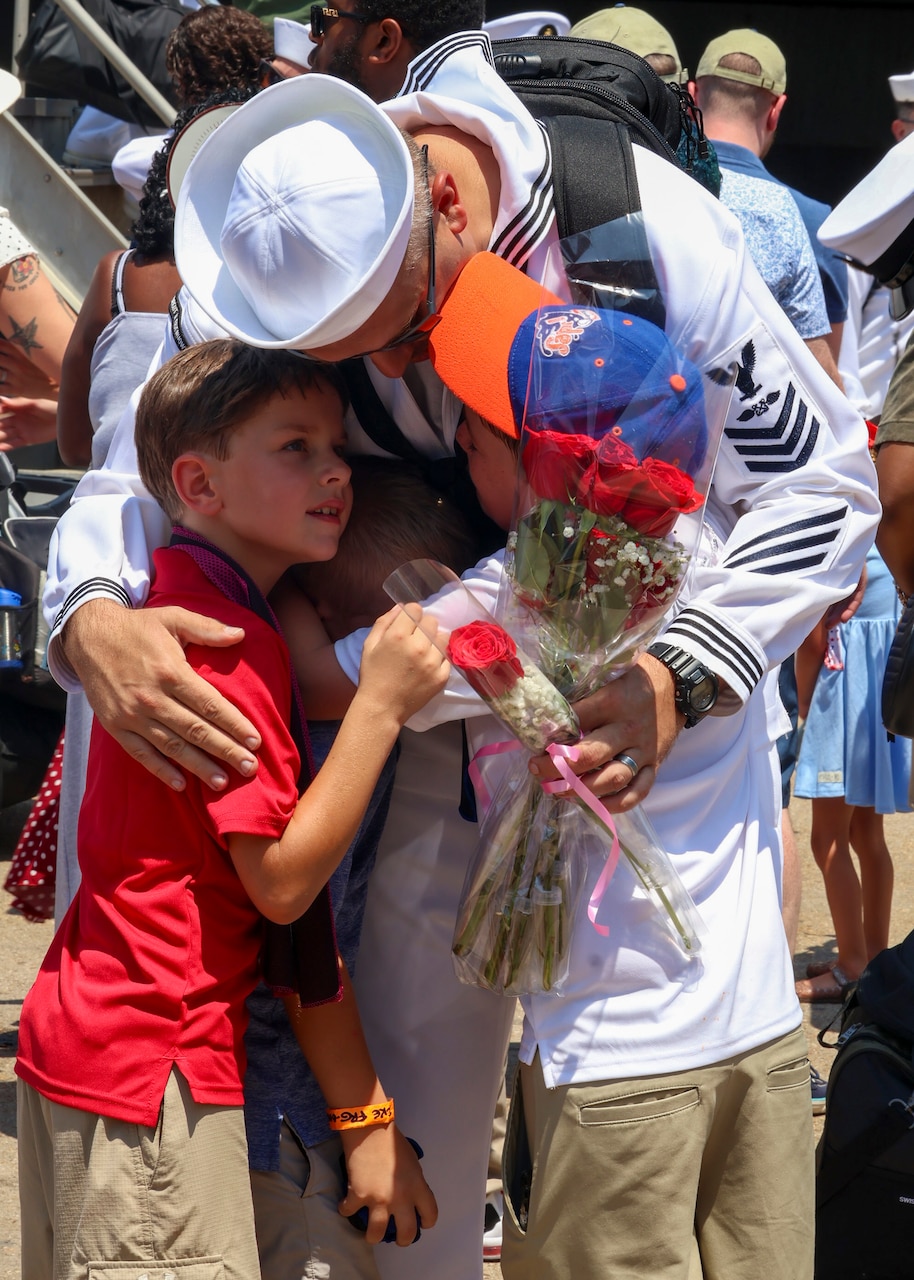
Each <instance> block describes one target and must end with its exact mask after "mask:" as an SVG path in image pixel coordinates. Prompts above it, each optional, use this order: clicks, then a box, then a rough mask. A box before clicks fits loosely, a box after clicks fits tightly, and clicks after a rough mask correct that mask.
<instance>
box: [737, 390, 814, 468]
mask: <svg viewBox="0 0 914 1280" xmlns="http://www.w3.org/2000/svg"><path fill="white" fill-rule="evenodd" d="M794 407H796V416H795V419H794V423H793V426H792V428H791V430H790V435H789V436H788V437H787V439H786V440H785V439H783V436H784V432H785V431H786V430H787V428H788V427H789V426H790V418H791V414H792V413H793V410H794ZM807 416H808V418H809V421H808V422H807ZM819 427H820V424H819V420H818V419H817V418H815V417H813V416H812V415H811V414H809V410H808V409H807V406H806V403H805V401H803V400H801V399H799V398H798V397H797V394H796V390H795V388H794V386H793V384H791V385H790V386H789V387H788V388H787V394H786V395H785V397H784V404H783V405H782V407H781V412H780V413H779V414H778V417H777V420H776V422H775V423H774V425H773V426H771V427H744V428H740V427H725V428H724V434H725V435H726V437H727V439H728V440H732V441H737V440H746V441H759V440H771V439H773V438H777V443H776V444H764V445H763V444H757V443H756V444H748V443H747V444H734V448H735V450H736V452H737V453H738V454H740V455H741V456H742V457H744V458H745V460H746V470H747V471H765V472H784V471H796V470H797V469H798V468H799V467H802V466H803V465H804V464H805V463H806V462H807V461H808V460H809V457H810V455H811V453H812V451H813V449H814V448H815V447H816V441H817V440H818V438H819ZM804 435H805V440H803V437H804ZM801 441H803V446H802V448H801V449H800V450H799V452H797V453H795V452H794V450H796V448H797V446H798V445H799V444H800V442H801ZM750 459H751V460H750ZM762 459H770V461H763V460H762Z"/></svg>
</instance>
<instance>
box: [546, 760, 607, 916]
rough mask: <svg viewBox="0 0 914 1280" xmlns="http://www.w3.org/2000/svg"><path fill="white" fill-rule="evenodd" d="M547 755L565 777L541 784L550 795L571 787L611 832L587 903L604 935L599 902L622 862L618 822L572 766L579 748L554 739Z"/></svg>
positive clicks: (590, 912)
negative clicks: (608, 847)
mask: <svg viewBox="0 0 914 1280" xmlns="http://www.w3.org/2000/svg"><path fill="white" fill-rule="evenodd" d="M546 752H547V754H548V755H550V756H551V757H552V763H553V764H554V765H555V767H556V769H558V771H559V773H560V774H561V775H562V780H561V781H557V782H544V783H542V788H543V790H544V791H545V792H546V793H547V795H552V794H553V793H554V792H556V791H563V790H565V788H566V787H569V788H570V789H571V790H572V791H573V792H574V793H575V795H576V796H577V797H578V799H579V800H581V801H582V802H583V804H585V805H586V806H587V808H588V809H589V810H590V811H591V813H594V814H596V816H597V817H598V818H599V819H600V821H601V822H604V823H605V824H606V826H607V827H608V828H609V830H610V831H611V832H612V838H613V839H612V845H611V847H610V850H609V857H608V858H607V859H606V862H605V863H604V865H603V870H602V871H601V872H600V878H599V880H598V881H597V883H596V884H595V885H594V889H593V893H592V894H591V895H590V901H589V902H588V903H587V918H588V920H589V921H590V923H591V924H592V925H593V927H594V928H595V929H596V931H597V933H599V934H600V936H601V937H603V938H606V937H608V936H609V925H605V924H598V923H597V913H598V912H599V910H600V904H601V903H602V901H603V898H604V896H605V894H606V890H607V889H608V888H609V883H610V881H611V880H612V878H613V876H614V875H615V873H616V867H617V866H618V865H619V853H620V848H621V846H620V844H619V836H618V835H617V833H616V824H615V822H614V821H613V816H612V814H611V813H610V812H609V810H608V809H607V808H606V807H605V805H602V804H601V803H600V801H599V800H598V799H597V797H596V796H595V795H594V793H593V792H592V791H591V789H590V787H586V786H585V785H584V783H583V782H582V781H581V779H580V778H579V777H578V775H577V774H576V773H575V772H574V770H573V769H571V768H569V766H568V763H567V762H568V761H569V760H577V758H578V756H579V755H580V754H581V753H580V751H579V749H578V748H577V747H569V746H566V745H565V744H564V743H561V742H554V743H552V745H551V746H548V747H547V748H546Z"/></svg>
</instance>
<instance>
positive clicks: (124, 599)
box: [54, 578, 132, 631]
mask: <svg viewBox="0 0 914 1280" xmlns="http://www.w3.org/2000/svg"><path fill="white" fill-rule="evenodd" d="M100 594H101V595H105V596H107V597H108V599H110V600H114V601H115V602H116V603H117V604H122V605H124V606H125V607H126V608H128V609H130V608H132V605H131V603H130V597H129V596H128V595H127V592H126V591H125V590H124V588H123V587H122V586H121V584H120V583H119V582H116V581H114V579H112V578H89V579H88V580H87V581H86V582H81V583H80V584H79V586H78V587H74V588H73V590H72V591H71V592H70V594H69V595H68V596H67V598H66V600H65V601H64V602H63V604H62V605H61V607H60V609H59V610H58V613H57V617H56V618H55V619H54V630H55V631H56V630H57V628H58V627H59V626H60V625H61V623H62V622H63V620H64V619H65V618H66V617H68V615H69V614H71V613H72V612H73V610H74V609H77V608H79V606H80V605H81V604H83V603H84V601H85V599H86V597H87V596H89V595H93V596H94V597H95V598H97V597H98V596H99V595H100Z"/></svg>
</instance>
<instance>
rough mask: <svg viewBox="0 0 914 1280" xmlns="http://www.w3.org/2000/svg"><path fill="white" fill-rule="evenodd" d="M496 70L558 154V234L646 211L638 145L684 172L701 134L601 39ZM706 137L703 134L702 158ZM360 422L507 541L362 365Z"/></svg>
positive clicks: (598, 288) (355, 398)
mask: <svg viewBox="0 0 914 1280" xmlns="http://www.w3.org/2000/svg"><path fill="white" fill-rule="evenodd" d="M492 50H493V53H494V56H495V68H496V70H497V71H498V73H499V75H501V77H502V79H504V80H505V81H506V82H507V83H508V84H509V85H510V86H511V88H512V89H513V90H514V92H515V93H516V94H517V96H518V97H519V98H520V100H521V102H523V103H524V105H525V106H526V107H527V109H528V110H529V111H530V113H531V115H532V116H533V117H534V118H535V119H537V120H539V121H540V122H541V123H542V125H543V128H544V130H545V132H546V135H547V137H548V138H549V145H550V149H551V152H552V185H553V201H554V204H555V210H556V219H557V222H558V231H559V237H560V238H561V239H565V238H566V237H567V236H570V235H575V234H577V233H579V232H584V231H589V230H590V229H591V228H592V227H598V226H601V225H602V224H603V223H605V222H612V221H615V220H616V219H617V218H621V217H623V216H624V215H626V214H628V213H637V212H638V211H640V209H641V196H640V193H639V191H638V180H637V176H636V174H635V161H634V156H633V154H632V142H633V141H635V142H637V143H639V144H640V145H641V146H644V147H647V148H648V149H649V150H651V151H654V152H656V153H657V154H658V155H661V156H663V157H664V159H666V160H669V162H670V163H671V164H674V165H676V167H677V168H681V167H682V166H681V165H680V161H679V159H678V156H677V147H679V146H680V144H681V143H682V140H683V138H684V137H692V136H694V135H693V134H692V133H690V132H689V131H690V129H694V127H695V126H694V124H693V123H692V122H691V118H690V116H689V114H688V104H689V101H690V99H689V97H688V94H687V93H686V92H685V91H684V90H681V89H679V87H678V86H675V85H668V84H666V83H665V82H664V81H663V80H661V79H660V77H659V76H658V75H657V73H656V72H655V71H654V69H653V67H651V66H650V65H649V63H647V62H645V61H644V59H643V58H639V57H638V56H637V55H636V54H633V53H630V52H629V51H628V50H627V49H620V48H618V47H617V46H616V45H612V44H605V43H602V42H601V41H588V40H575V39H570V38H567V37H553V36H533V37H530V38H526V39H515V40H495V41H493V42H492ZM702 146H703V136H702V135H701V132H700V130H698V140H697V141H696V143H695V155H696V157H697V156H698V155H699V154H700V148H701V147H702ZM639 259H640V261H641V262H642V263H643V264H644V272H643V277H642V278H641V279H639V280H637V282H636V283H637V285H638V293H639V294H640V295H641V296H643V297H644V298H645V299H646V300H647V301H646V303H645V305H644V306H643V307H642V309H641V310H642V314H643V315H645V316H646V318H648V319H650V320H652V321H653V322H654V323H655V324H657V325H659V327H660V328H663V320H664V316H663V310H662V305H661V303H660V300H659V299H660V294H659V289H658V287H657V280H656V276H655V275H654V272H653V268H652V266H651V262H650V254H649V253H648V252H647V251H646V248H645V251H644V252H643V253H642V252H640V250H639V246H635V245H633V248H632V253H631V255H630V256H629V258H628V261H627V263H626V269H627V271H626V280H625V284H626V286H627V288H628V289H629V291H630V288H631V285H632V283H633V276H632V270H633V263H634V262H637V261H638V260H639ZM607 288H612V281H607V280H600V281H599V282H592V281H581V290H580V295H579V296H576V299H575V300H576V301H580V302H581V303H582V304H586V305H591V306H600V305H605V301H604V302H601V301H600V297H599V296H597V295H599V294H601V293H605V290H606V289H607ZM341 372H342V374H343V378H344V380H345V382H346V386H347V389H348V392H349V398H350V400H351V403H352V407H353V410H354V411H355V414H356V417H357V418H358V420H359V423H360V425H361V426H362V428H363V430H364V431H365V432H366V434H367V435H368V436H369V437H370V438H371V439H372V440H373V441H374V443H375V444H377V445H379V446H380V447H381V448H383V449H385V450H386V451H387V452H388V453H392V454H394V456H396V457H400V458H404V459H406V460H408V461H410V462H415V463H416V464H417V465H418V466H420V467H421V468H422V470H423V473H424V475H425V477H426V480H427V481H428V483H429V484H431V485H432V487H433V488H437V489H439V490H441V491H442V492H444V493H446V494H447V495H448V496H449V497H451V498H452V500H453V501H455V502H456V503H458V505H459V506H460V508H461V510H463V511H464V512H465V513H466V514H467V515H468V516H469V517H470V518H471V519H472V520H473V521H474V523H475V524H476V525H477V528H478V529H479V532H480V536H481V538H482V540H483V545H485V546H492V547H496V546H498V545H500V543H503V541H504V536H503V535H500V534H499V532H498V531H497V530H493V528H492V526H491V522H488V521H486V519H485V517H484V516H482V513H481V512H480V510H479V504H478V502H477V500H476V494H475V490H474V489H473V486H472V484H471V483H470V479H469V476H468V474H467V473H466V465H465V464H466V459H465V457H464V456H463V455H462V454H458V457H457V458H456V459H454V458H446V459H441V460H438V461H435V462H430V461H429V459H427V458H424V457H422V456H421V455H420V454H419V453H418V451H417V450H415V449H414V448H413V447H412V446H411V445H410V444H409V442H408V441H407V440H406V439H405V438H404V436H403V434H402V432H401V431H400V428H399V427H398V426H397V425H396V423H395V422H394V421H393V418H392V417H391V415H390V414H389V413H388V412H387V410H386V409H385V407H384V406H383V405H382V403H381V401H380V399H379V397H378V394H377V392H376V391H375V389H374V387H373V385H372V383H371V380H370V379H369V377H368V375H367V373H366V372H365V369H364V365H363V363H362V361H361V360H355V361H346V362H345V363H344V364H343V365H342V366H341Z"/></svg>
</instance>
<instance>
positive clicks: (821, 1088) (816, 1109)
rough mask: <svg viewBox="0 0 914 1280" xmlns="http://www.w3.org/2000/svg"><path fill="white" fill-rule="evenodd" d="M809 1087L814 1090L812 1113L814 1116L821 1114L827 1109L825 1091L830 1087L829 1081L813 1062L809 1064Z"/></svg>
mask: <svg viewBox="0 0 914 1280" xmlns="http://www.w3.org/2000/svg"><path fill="white" fill-rule="evenodd" d="M809 1088H810V1090H811V1092H812V1113H813V1115H814V1116H821V1115H822V1114H823V1113H824V1111H825V1091H826V1089H827V1088H828V1081H827V1080H823V1079H822V1077H821V1076H820V1075H819V1073H818V1071H817V1070H816V1069H815V1067H814V1066H813V1065H812V1063H810V1064H809Z"/></svg>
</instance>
